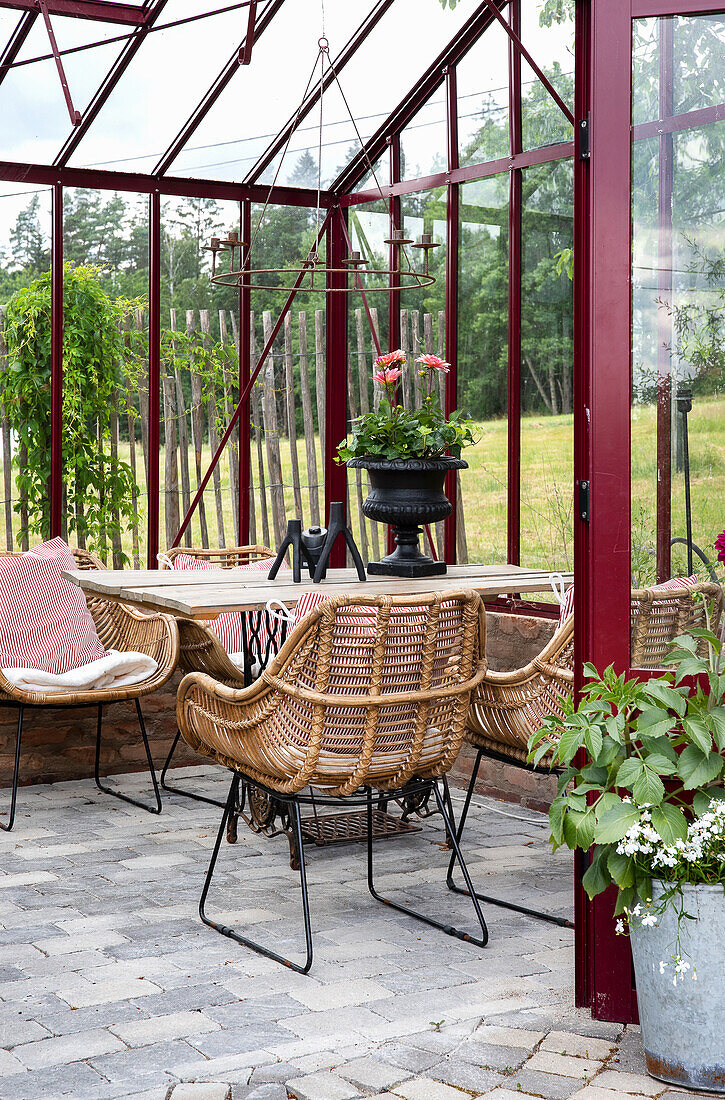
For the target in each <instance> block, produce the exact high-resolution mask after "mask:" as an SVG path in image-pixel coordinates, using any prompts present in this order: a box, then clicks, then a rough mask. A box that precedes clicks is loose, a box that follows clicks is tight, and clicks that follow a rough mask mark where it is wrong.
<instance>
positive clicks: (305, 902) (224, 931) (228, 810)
mask: <svg viewBox="0 0 725 1100" xmlns="http://www.w3.org/2000/svg"><path fill="white" fill-rule="evenodd" d="M239 782H240V777H239V776H238V775H235V776H234V778H233V779H232V783H231V786H230V788H229V797H228V798H227V802H226V806H225V807H224V813H223V814H222V820H221V824H220V826H219V832H218V833H217V838H216V842H215V844H214V850H213V852H212V855H211V861H210V863H209V870H208V871H207V873H206V879H205V880H204V888H203V890H202V892H201V898H200V899H199V916H200V917H201V919H202V920H203V922H204V924H207V925H208V926H209V927H210V928H214V929H215V930H216V931H217V932H220V933H221V935H222V936H228V937H229V939H232V940H235V941H236V943H240V944H242V946H244V947H249V948H251V950H252V951H256V952H257V953H258V954H259V955H264V956H265V957H266V958H268V959H272V960H273V961H274V962H278V963H282V965H283V966H288V967H289V968H290V970H296V971H297V973H298V974H306V973H307V972H308V971H309V969H310V967H311V966H312V928H311V924H310V901H309V895H308V892H307V874H306V871H305V861H304V859H301V860H300V886H301V888H302V912H303V915H304V922H305V944H306V947H307V956H306V959H305V963H304V965H302V966H301V965H300V964H299V963H296V962H293V961H292V960H291V959H286V958H285V957H284V956H283V955H278V954H277V952H276V951H272V950H271V949H270V948H268V947H264V946H263V945H262V944H260V943H255V942H254V940H250V939H248V938H247V937H246V936H242V935H240V934H239V932H235V931H234V929H233V928H229V927H228V926H227V925H225V924H220V923H219V922H218V921H214V920H212V919H211V918H210V917H208V916H207V915H206V899H207V895H208V893H209V887H210V886H211V880H212V876H213V874H214V868H215V866H216V861H217V857H218V855H219V849H220V848H221V843H222V839H223V838H224V834H225V832H226V827H227V820H228V818H229V816H230V814H233V813H234V811H235V809H236V807H237V803H238V795H239ZM289 808H290V813H291V815H292V820H293V825H294V831H295V837H296V840H297V845H298V850H299V851H300V852H301V851H302V823H301V820H300V808H299V805H298V804H297V802H296V800H295V799H291V800H290V802H289Z"/></svg>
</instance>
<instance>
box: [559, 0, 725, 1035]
mask: <svg viewBox="0 0 725 1100" xmlns="http://www.w3.org/2000/svg"><path fill="white" fill-rule="evenodd" d="M724 7H725V4H724V3H723V0H595V2H594V0H582V2H581V3H579V4H578V5H577V9H578V12H577V19H578V24H577V66H578V67H577V76H578V78H579V79H578V81H577V83H578V90H577V126H578V127H580V126H581V124H582V122H583V121H585V120H586V119H587V114H588V112H589V111H591V124H590V126H589V128H588V129H589V131H590V150H591V152H590V157H589V159H588V160H581V159H578V160H577V164H576V204H577V205H576V216H575V223H576V226H577V235H576V271H575V318H576V333H575V347H576V354H577V368H576V370H575V379H576V391H575V452H574V477H575V486H576V487H577V489H578V488H579V487H580V486H581V483H582V482H583V481H584V482H589V484H590V497H589V509H588V516H587V518H586V519H583V518H581V517H580V516H579V515H578V513H579V507H578V500H577V506H576V511H575V514H576V515H577V520H576V524H575V569H576V574H577V586H576V615H577V633H576V647H577V652H576V665H577V669H581V662H582V660H589V661H591V662H592V663H593V664H595V665H596V666H597V667H599V668H603V667H605V666H606V665H608V664H611V663H614V665H615V668H616V669H617V670H620V671H621V670H625V671H628V672H629V671H631V670H630V654H629V638H630V623H629V619H630V527H631V524H630V466H631V461H630V416H631V392H630V391H631V365H630V363H631V355H630V347H631V289H630V287H631V202H630V195H631V142H632V126H631V115H632V105H631V87H632V79H631V71H632V68H631V52H632V50H631V43H632V20H633V19H634V18H643V17H648V16H652V17H656V16H671V15H675V14H682V15H690V14H705V13H710V12H720V11H722V10H723V8H724ZM612 908H613V897H612V895H611V894H604V895H602V896H600V897H599V898H597V899H596V901H595V903H594V904H588V903H587V902H586V899H584V898H583V897H582V895H581V891H580V890H579V891H578V897H577V924H578V929H579V930H578V933H577V953H576V996H577V1004H579V1005H582V1006H587V1007H589V1008H591V1011H592V1015H593V1016H594V1017H595V1018H597V1019H602V1020H616V1021H619V1022H623V1023H624V1022H630V1021H634V1020H636V1019H637V1002H636V995H635V991H634V988H633V979H632V964H631V955H630V951H629V944H628V941H627V940H626V939H624V938H622V937H616V936H615V934H614V920H613V919H612Z"/></svg>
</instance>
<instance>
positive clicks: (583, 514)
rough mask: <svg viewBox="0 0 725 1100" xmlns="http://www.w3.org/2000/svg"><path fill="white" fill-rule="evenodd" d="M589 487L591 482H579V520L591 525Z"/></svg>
mask: <svg viewBox="0 0 725 1100" xmlns="http://www.w3.org/2000/svg"><path fill="white" fill-rule="evenodd" d="M589 487H590V482H588V481H580V482H579V519H580V520H581V521H582V522H583V523H589Z"/></svg>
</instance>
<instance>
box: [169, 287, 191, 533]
mask: <svg viewBox="0 0 725 1100" xmlns="http://www.w3.org/2000/svg"><path fill="white" fill-rule="evenodd" d="M170 320H171V332H172V336H171V347H172V350H173V353H174V386H175V389H176V410H177V421H176V425H177V435H178V437H179V466H180V468H181V503H182V506H183V508H184V515H186V513H187V512H188V511H189V508H190V507H191V480H190V478H189V425H188V422H187V419H186V399H185V397H184V388H183V386H182V384H181V367H180V366H179V364H180V362H181V356H180V355H179V352H178V344H177V341H176V340H175V339H174V335H173V334H174V333H175V332H176V310H175V309H172V310H171V316H170ZM177 530H178V528H177ZM174 538H176V531H174ZM174 538H172V540H171V542H173V540H174ZM171 542H170V543H169V546H171ZM184 546H191V524H189V526H188V527H187V528H186V530H185V531H184Z"/></svg>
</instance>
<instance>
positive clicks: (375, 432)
mask: <svg viewBox="0 0 725 1100" xmlns="http://www.w3.org/2000/svg"><path fill="white" fill-rule="evenodd" d="M391 355H396V356H397V358H396V359H394V360H391ZM391 355H388V356H384V357H383V358H384V359H386V360H390V361H392V362H393V364H394V366H393V368H392V369H389V370H382V371H381V372H380V374H376V376H375V378H376V381H380V382H381V383H382V384H383V385H384V389H385V396H384V397H382V398H381V400H380V404H379V406H378V408H377V409H376V410H375V412H369V413H366V414H365V415H364V416H360V417H358V418H357V420H354V421H353V424H352V437H351V438H350V439H345V440H343V442H342V443H340V445H339V446H338V448H337V461H338V462H347V461H348V460H349V459H351V458H386V459H395V458H437V457H439V456H440V455H443V454H445V453H446V451H454V452H460V449H461V447H467V446H469V445H470V444H472V443H475V439H474V437H473V432H472V431H471V422H470V420H469V419H468V417H466V416H464V415H463V414H462V413H461V412H460V411H459V410H457V411H456V412H454V413H452V414H451V416H450V418H448V419H446V416H445V413H444V412H443V410H442V409H441V407H440V403H439V401H438V398H437V396H436V394H435V386H436V383H435V382H434V376H435V374H436V373H437V370H439V369H445V370H447V368H448V366H449V364H446V363H443V362H442V360H440V359H438V358H437V357H435V356H430V357H426V358H431V359H435V362H436V363H437V364H439V366H438V367H435V366H433V365H431V364H428V365H427V366H424V368H423V369H422V370H420V371H419V374H420V376H421V380H422V381H423V382H424V384H425V393H426V396H425V398H424V399H423V402H422V405H421V407H420V408H419V409H410V410H409V409H404V408H403V406H402V405H400V404H398V401H397V396H398V395H397V382H398V378H399V377H400V373H401V372H400V370H398V369H397V367H398V366H405V356H404V355H403V353H402V352H393V353H391ZM380 365H381V363H380V360H377V361H376V366H380ZM385 375H389V376H390V377H389V378H388V379H384V378H383V376H385Z"/></svg>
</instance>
